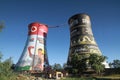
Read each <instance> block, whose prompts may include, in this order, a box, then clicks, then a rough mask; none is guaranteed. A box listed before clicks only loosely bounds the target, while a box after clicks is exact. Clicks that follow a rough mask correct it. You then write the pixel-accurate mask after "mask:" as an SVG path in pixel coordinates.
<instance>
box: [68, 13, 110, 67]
mask: <svg viewBox="0 0 120 80" xmlns="http://www.w3.org/2000/svg"><path fill="white" fill-rule="evenodd" d="M68 23H69V26H70V28H69V29H70V49H69V55H68V62H70V61H71V55H72V54H79V55H89V54H98V55H102V53H101V51H100V49H99V47H98V45H97V43H96V41H95V39H94V36H93V33H92V29H91V21H90V17H89V16H88V15H87V14H76V15H73V16H72V17H70V18H69V20H68ZM104 64H105V67H106V68H109V66H108V64H107V63H104Z"/></svg>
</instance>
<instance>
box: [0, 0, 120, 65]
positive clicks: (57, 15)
mask: <svg viewBox="0 0 120 80" xmlns="http://www.w3.org/2000/svg"><path fill="white" fill-rule="evenodd" d="M77 13H87V14H88V15H89V16H90V17H91V22H92V31H93V34H94V37H95V39H96V42H97V44H98V46H99V48H100V50H101V51H102V54H103V55H105V56H107V57H108V59H107V61H108V62H111V61H112V60H114V59H120V45H119V44H120V43H119V41H120V35H119V34H120V0H0V21H4V23H5V28H4V29H3V31H2V32H1V33H0V51H1V52H2V54H3V58H4V59H7V58H9V57H12V58H13V61H14V63H16V62H17V61H18V59H19V57H20V55H21V53H22V51H23V49H24V47H25V43H26V40H27V33H28V24H30V23H32V22H40V23H43V24H47V25H48V26H61V27H59V28H49V31H48V36H47V52H48V58H49V62H50V64H51V65H53V64H54V63H60V64H63V63H65V62H66V61H67V57H68V52H69V45H70V34H69V25H68V19H69V18H70V17H71V16H73V15H75V14H77ZM62 24H64V26H62Z"/></svg>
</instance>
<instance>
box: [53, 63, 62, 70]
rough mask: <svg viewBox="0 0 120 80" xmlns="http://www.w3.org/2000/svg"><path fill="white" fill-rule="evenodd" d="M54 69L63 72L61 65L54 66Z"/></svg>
mask: <svg viewBox="0 0 120 80" xmlns="http://www.w3.org/2000/svg"><path fill="white" fill-rule="evenodd" d="M52 68H53V70H58V71H59V70H62V66H61V65H60V64H56V63H55V64H54V65H53V66H52Z"/></svg>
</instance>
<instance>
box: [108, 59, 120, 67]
mask: <svg viewBox="0 0 120 80" xmlns="http://www.w3.org/2000/svg"><path fill="white" fill-rule="evenodd" d="M110 65H111V66H113V68H120V60H118V59H115V60H113V62H112V63H110Z"/></svg>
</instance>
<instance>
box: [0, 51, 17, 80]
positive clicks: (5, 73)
mask: <svg viewBox="0 0 120 80" xmlns="http://www.w3.org/2000/svg"><path fill="white" fill-rule="evenodd" d="M1 59H2V54H1V53H0V60H1ZM12 64H13V62H12V58H11V57H10V58H8V59H6V60H5V61H0V80H15V78H16V76H17V75H16V74H15V73H14V72H13V70H12V69H11V66H12Z"/></svg>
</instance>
